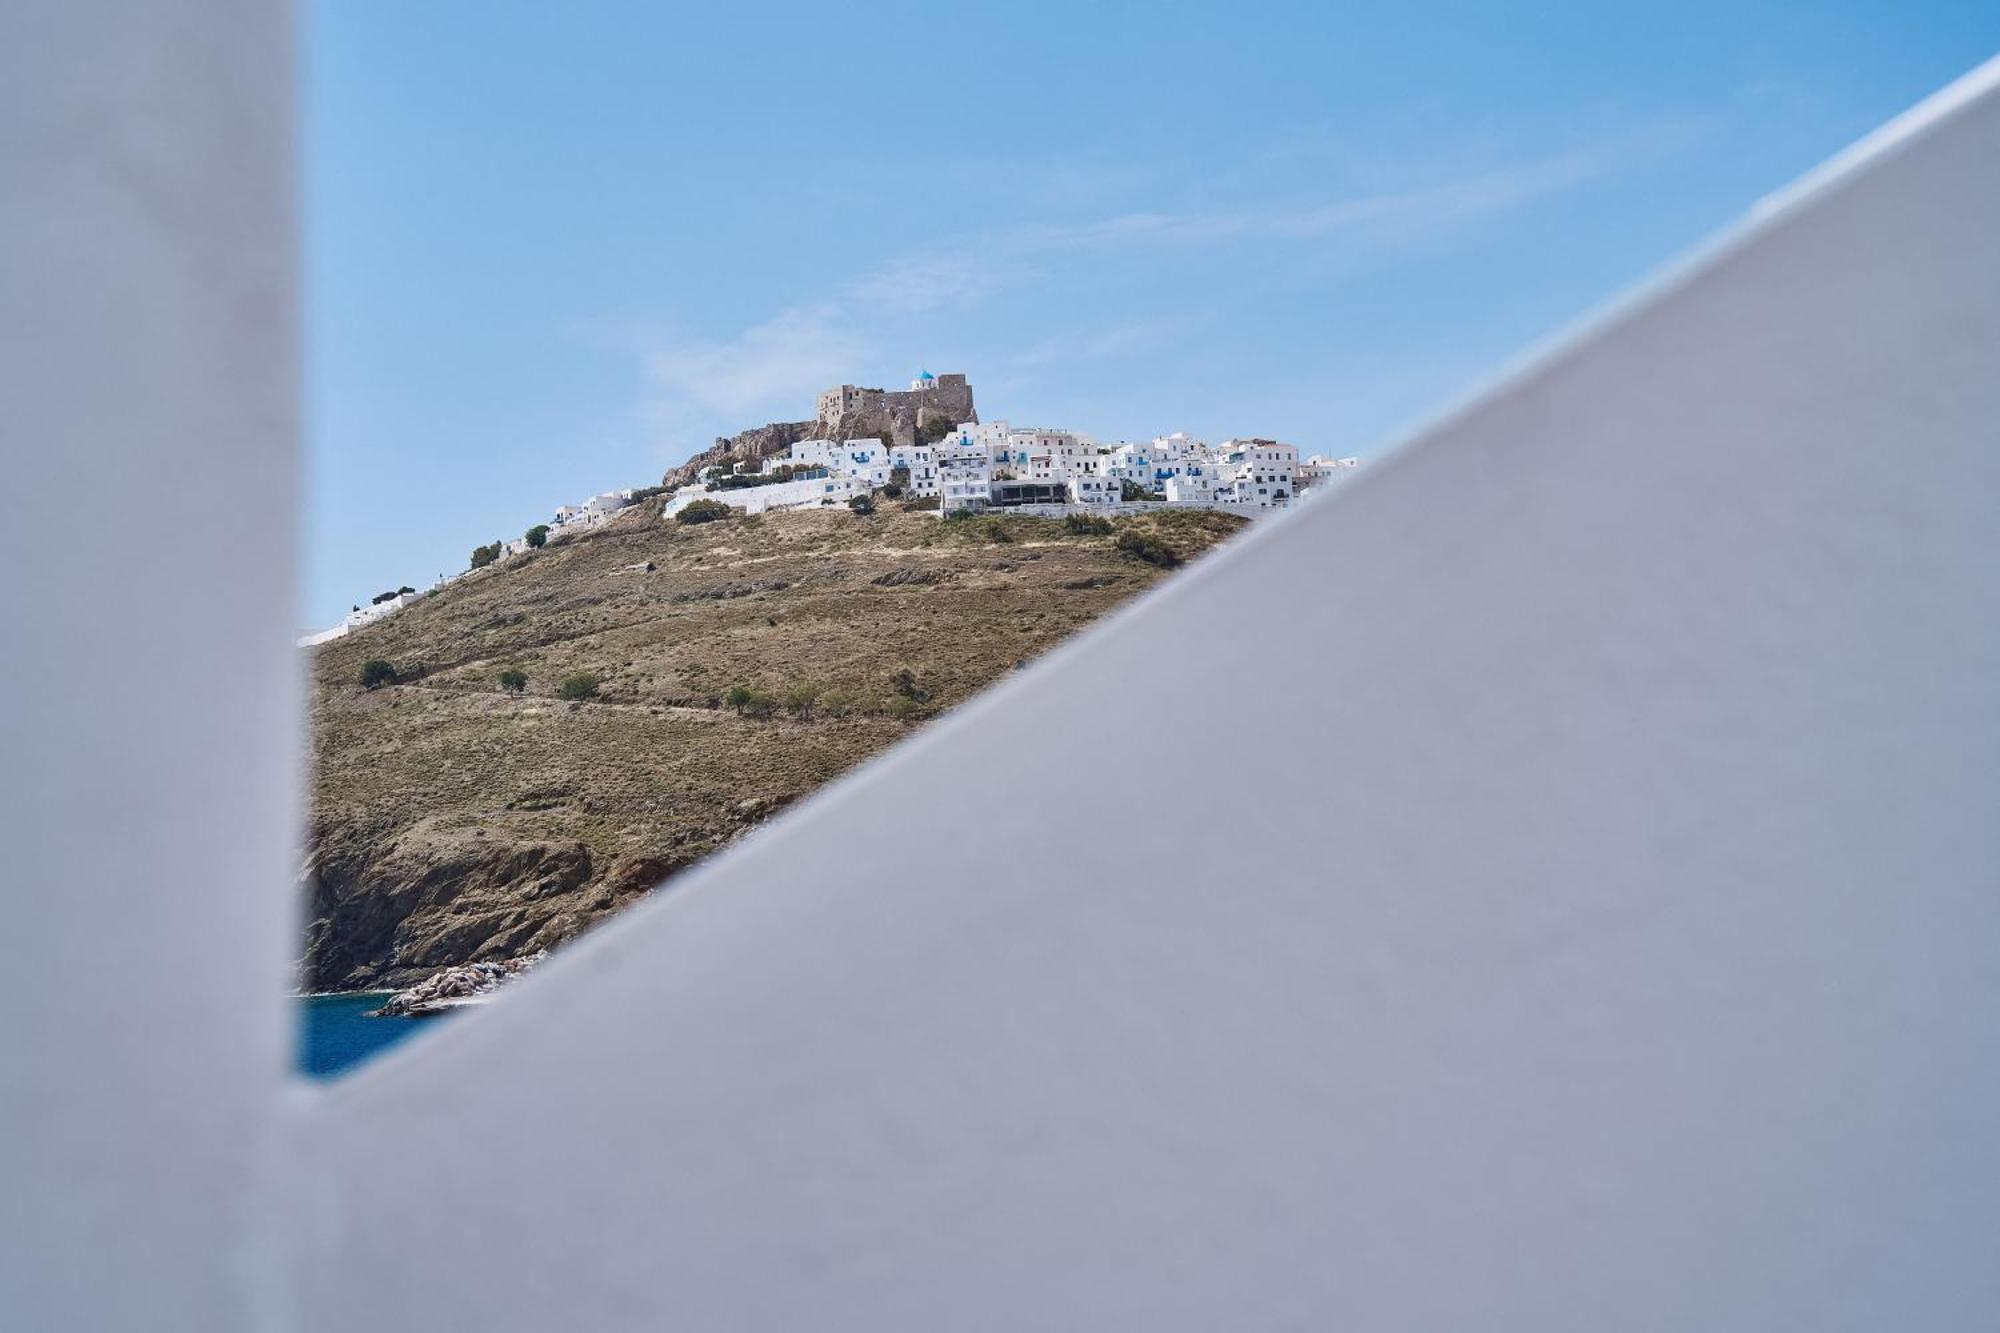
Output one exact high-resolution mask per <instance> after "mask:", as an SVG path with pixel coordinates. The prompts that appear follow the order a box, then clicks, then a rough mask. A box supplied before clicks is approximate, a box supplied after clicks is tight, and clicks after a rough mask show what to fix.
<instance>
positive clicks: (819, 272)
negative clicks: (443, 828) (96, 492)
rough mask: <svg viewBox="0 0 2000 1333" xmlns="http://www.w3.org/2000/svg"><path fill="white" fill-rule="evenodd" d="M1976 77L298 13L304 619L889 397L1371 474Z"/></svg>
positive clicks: (1682, 62)
mask: <svg viewBox="0 0 2000 1333" xmlns="http://www.w3.org/2000/svg"><path fill="white" fill-rule="evenodd" d="M1997 49H2000V5H1994V4H1992V3H1990V0H1986V2H1985V3H1962V4H1960V3H1937V4H1907V3H1906V4H1893V3H1876V4H1840V3H1829V4H1816V5H1789V4H1788V5H1755V4H1741V3H1738V4H1708V3H1683V4H1678V5H1674V6H1661V5H1654V6H1643V7H1641V6H1632V7H1625V6H1608V5H1603V4H1562V3H1554V4H1543V5H1540V6H1525V5H1520V4H1518V3H1516V4H1493V5H1486V4H1464V3H1458V4H1421V3H1415V4H1412V3H1404V4H1397V5H1388V4H1378V5H1373V6H1365V7H1364V6H1343V5H1338V4H1332V3H1317V4H1268V5H1261V4H1251V3H1235V4H1168V3H1157V2H1155V3H1144V4H1141V3H1123V4H1103V5H1079V4H1074V3H1072V4H1062V5H1051V4H1039V3H1019V4H1012V5H1008V6H1004V7H1000V6H995V7H993V8H991V9H989V10H985V11H983V12H976V11H968V10H967V9H965V8H964V7H963V6H959V5H953V4H931V5H914V4H911V5H904V4H881V5H870V4H865V3H857V4H847V5H827V4H824V3H818V4H809V5H791V4H775V5H766V4H740V3H739V4H735V5H731V6H727V7H725V6H665V5H657V4H601V3H572V4H564V5H532V6H531V5H515V4H505V3H497V2H496V0H482V2H481V3H439V2H436V0H427V2H426V3H423V4H409V3H404V2H403V0H317V2H316V3H312V4H311V5H310V7H309V23H308V27H307V33H306V60H307V65H308V71H309V77H308V94H307V103H306V107H305V117H306V126H305V140H304V152H305V169H306V199H305V211H304V217H305V247H306V256H307V266H308V278H307V283H308V290H307V307H308V318H307V407H306V425H307V438H308V443H309V468H308V484H307V510H308V514H307V517H308V525H307V531H308V546H307V551H306V561H305V564H306V587H305V590H304V593H303V605H302V608H301V614H302V620H303V624H304V625H305V626H306V627H319V626H323V625H327V624H331V623H333V622H334V621H335V620H337V619H339V617H340V616H341V614H343V613H344V612H345V611H346V610H347V609H348V607H349V606H350V605H352V604H354V603H357V602H362V603H365V602H366V601H367V600H368V598H369V596H370V595H372V594H373V593H375V592H377V591H380V590H383V589H386V588H392V587H395V586H397V585H399V584H402V583H412V584H416V585H418V586H423V585H425V584H426V583H427V582H428V581H429V580H430V579H432V578H434V577H435V576H436V575H437V574H439V573H440V572H443V571H446V570H451V569H458V568H463V566H464V564H465V561H466V557H467V554H468V552H469V551H470V549H471V548H472V547H473V546H474V545H476V544H478V543H480V542H483V541H487V540H490V539H492V538H494V537H498V536H514V535H518V534H519V533H520V532H521V531H522V530H523V529H525V528H526V527H527V526H528V525H529V524H531V523H533V522H535V521H537V520H539V519H541V518H544V517H546V516H547V514H548V512H549V511H550V510H552V509H553V508H554V507H555V506H556V505H557V504H560V503H565V502H569V501H572V500H575V499H578V498H581V497H583V496H585V495H587V494H589V493H591V492H594V491H599V490H605V489H609V488H612V487H615V486H637V485H646V484H651V483H653V482H655V481H657V480H658V477H659V474H660V473H661V472H662V471H663V470H664V469H665V468H666V467H667V466H669V465H671V464H673V463H676V462H679V461H681V460H682V459H683V458H685V457H686V456H687V455H688V454H690V453H692V452H693V451H695V450H697V449H699V448H703V447H706V446H707V445H708V444H709V443H710V442H711V441H712V439H713V437H714V436H716V435H718V434H723V433H728V432H732V431H734V430H737V429H741V428H743V427H745V426H751V425H757V424H761V423H762V422H764V421H767V420H773V419H795V418H798V417H803V416H808V415H810V412H811V407H812V395H813V394H815V393H816V392H817V391H818V390H819V389H821V388H824V387H826V386H827V385H830V384H834V383H839V382H842V381H846V382H852V383H862V384H887V385H890V386H891V387H899V386H900V383H901V382H902V381H904V380H907V379H908V378H909V377H910V376H912V375H913V374H915V373H916V372H917V371H918V370H919V369H923V368H928V369H931V370H934V371H944V370H963V371H966V372H968V373H969V374H970V375H971V376H972V379H973V385H974V388H975V391H976V393H977V396H978V401H979V406H980V410H981V414H982V415H983V416H986V417H988V418H993V417H1005V418H1007V419H1008V420H1012V421H1016V422H1031V423H1036V424H1046V425H1059V426H1068V427H1072V428H1075V429H1080V430H1087V431H1089V432H1091V433H1093V434H1095V435H1097V436H1099V437H1100V438H1106V439H1109V438H1139V437H1149V436H1152V435H1155V434H1159V433H1162V432H1166V431H1171V430H1187V431H1189V432H1191V433H1193V434H1196V435H1197V436H1201V437H1204V438H1209V439H1220V438H1223V437H1226V436H1228V435H1233V434H1256V435H1267V436H1277V437H1280V438H1283V439H1286V440H1290V441H1293V442H1295V443H1297V444H1298V445H1299V446H1300V447H1301V448H1302V449H1303V450H1304V451H1306V452H1308V453H1311V452H1331V453H1343V454H1345V453H1361V454H1363V455H1377V456H1379V454H1380V452H1381V451H1382V449H1383V448H1384V447H1386V446H1388V445H1390V444H1393V443H1394V442H1395V440H1396V438H1397V437H1398V435H1399V434H1400V433H1401V432H1403V431H1405V430H1407V429H1408V428H1409V427H1410V426H1412V425H1414V424H1417V423H1419V422H1421V421H1422V420H1423V419H1424V418H1425V417H1426V416H1427V415H1428V414H1430V413H1431V412H1433V411H1435V410H1436V409H1438V408H1439V407H1441V406H1443V405H1445V404H1446V403H1448V402H1449V401H1450V400H1451V399H1453V398H1454V397H1455V396H1457V395H1459V394H1462V393H1463V392H1465V391H1466V390H1467V389H1469V388H1471V387H1474V386H1476V385H1477V384H1478V383H1479V382H1480V381H1481V380H1482V379H1483V378H1484V377H1485V376H1487V375H1488V374H1490V373H1491V372H1492V370H1493V369H1494V368H1495V367H1496V366H1497V365H1498V364H1499V363H1501V362H1502V361H1504V360H1506V359H1507V358H1508V357H1509V356H1511V355H1512V354H1514V353H1515V352H1518V351H1519V350H1521V349H1522V348H1523V347H1524V346H1525V345H1527V344H1529V343H1531V342H1533V341H1534V340H1536V339H1537V338H1540V337H1542V336H1545V335H1547V334H1548V333H1550V332H1552V331H1554V330H1556V329H1559V328H1560V327H1562V326H1563V325H1564V324H1566V323H1567V322H1569V321H1571V320H1573V319H1575V318H1576V317H1577V316H1579V315H1581V314H1583V313H1585V312H1587V311H1589V310H1590V309H1591V308H1592V307H1594V306H1596V305H1598V304H1599V303H1601V302H1602V301H1603V300H1605V299H1606V298H1607V297H1609V296H1611V295H1612V294H1614V293H1615V292H1616V291H1617V290H1618V289H1619V288H1621V287H1623V286H1624V285H1626V284H1628V283H1630V282H1632V281H1634V280H1636V279H1638V278H1641V277H1643V276H1644V275H1645V274H1647V273H1648V272H1649V271H1650V270H1652V269H1653V268H1655V267H1657V266H1658V265H1659V264H1660V263H1661V262H1663V261H1664V260H1667V259H1669V258H1671V257H1673V256H1674V255H1675V254H1677V253H1679V252H1681V251H1683V250H1685V249H1686V248H1687V247H1689V246H1690V245H1692V244H1694V243H1695V242H1697V241H1699V240H1700V239H1701V238H1702V237H1704V236H1705V235H1707V234H1708V233H1710V232H1711V231H1713V230H1715V229H1716V228H1718V227H1720V226H1723V225H1725V224H1727V223H1729V222H1730V221H1732V220H1734V219H1736V218H1738V217H1740V216H1741V215H1742V214H1743V212H1744V211H1745V210H1746V209H1747V208H1748V207H1749V206H1750V205H1751V204H1752V203H1754V202H1755V200H1756V199H1757V198H1758V197H1760V196H1761V195H1763V194H1766V193H1768V192H1769V191H1771V190H1772V189H1774V188H1776V187H1777V186H1779V185H1781V184H1783V183H1784V182H1785V181H1787V180H1788V179H1789V178H1791V177H1793V176H1796V175H1798V174H1799V173H1800V172H1802V171H1804V170H1805V169H1807V168H1808V167H1810V166H1812V165H1814V164H1815V163H1816V162H1818V161H1820V160H1821V159H1823V158H1825V157H1826V156H1828V155H1829V154H1830V153H1832V152H1833V151H1835V150H1836V149H1838V148H1840V147H1841V146H1843V145H1844V144H1846V143H1847V142H1849V141H1851V140H1853V139H1854V138H1856V137H1858V136H1859V135H1860V134H1862V133H1864V132H1865V131H1867V130H1868V129H1870V128H1872V127H1873V126H1874V125H1876V124H1877V123H1879V122H1880V121H1882V120H1884V119H1886V118H1887V117H1889V116H1891V115H1893V114H1895V113H1896V112H1898V111H1900V110H1902V109H1904V108H1905V107H1907V106H1908V105H1910V104H1911V103H1913V102H1915V101H1917V100H1918V99H1920V98H1921V97H1923V96H1924V95H1926V94H1927V93H1929V92H1931V91H1932V90H1934V89H1935V88H1937V87H1938V86H1940V85H1941V84H1943V83H1945V82H1947V81H1949V80H1950V79H1952V78H1954V77H1956V76H1957V75H1959V74H1961V73H1964V72H1965V71H1966V70H1968V69H1970V68H1972V67H1973V66H1974V65H1976V64H1978V63H1979V62H1980V61H1981V60H1983V59H1984V58H1986V57H1987V56H1989V55H1991V54H1993V53H1994V52H1995V50H1997Z"/></svg>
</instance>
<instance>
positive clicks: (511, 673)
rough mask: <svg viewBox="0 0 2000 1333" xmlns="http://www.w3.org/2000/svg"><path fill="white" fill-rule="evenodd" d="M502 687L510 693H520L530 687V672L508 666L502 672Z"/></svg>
mask: <svg viewBox="0 0 2000 1333" xmlns="http://www.w3.org/2000/svg"><path fill="white" fill-rule="evenodd" d="M500 688H501V689H503V690H505V691H507V693H509V694H519V693H520V692H521V691H522V690H525V689H527V688H528V673H527V672H525V671H523V670H521V668H519V667H508V668H507V669H506V670H505V671H502V672H501V673H500Z"/></svg>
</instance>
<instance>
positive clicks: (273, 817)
mask: <svg viewBox="0 0 2000 1333" xmlns="http://www.w3.org/2000/svg"><path fill="white" fill-rule="evenodd" d="M292 55H293V53H292V33H291V28H290V21H289V11H288V9H287V8H286V7H285V6H284V5H268V4H251V3H235V2H231V0H220V2H218V3H214V4H202V5H192V6H162V5H150V4H119V3H68V2H66V0H10V3H8V4H6V5H4V6H0V127H4V128H0V331H4V334H5V336H4V339H0V344H4V347H5V353H4V355H0V419H4V422H5V425H4V428H0V453H4V458H0V466H4V469H5V477H6V480H5V482H4V484H0V542H4V543H5V545H4V549H0V589H4V592H0V625H4V626H5V630H4V632H0V788H3V789H0V846H4V847H5V848H6V849H7V865H6V869H5V871H4V873H0V894H4V896H5V900H6V903H7V913H6V929H5V931H4V932H0V1016H4V1020H3V1021H0V1327H4V1328H6V1329H9V1330H21V1331H22V1333H29V1331H31V1330H32V1331H34V1333H42V1331H43V1330H65V1331H67V1330H93V1331H95V1330H112V1329H148V1330H155V1329H160V1330H199V1329H207V1330H230V1329H247V1328H258V1329H262V1328H268V1327H270V1319H271V1315H272V1310H271V1308H270V1307H269V1305H268V1302H267V1299H266V1298H267V1296H268V1293H269V1288H270V1284H272V1283H274V1282H276V1281H277V1280H278V1277H279V1275H278V1273H277V1272H276V1270H275V1269H274V1267H273V1266H272V1264H271V1262H270V1261H269V1256H268V1255H267V1254H265V1253H264V1252H262V1250H261V1248H260V1247H261V1246H262V1244H263V1243H264V1241H265V1240H266V1239H267V1238H269V1237H270V1236H271V1235H272V1233H273V1227H272V1220H271V1219H270V1218H269V1217H268V1216H265V1215H263V1214H262V1213H261V1212H260V1209H259V1194H260V1191H261V1189H262V1187H263V1184H264V1178H263V1173H264V1170H265V1168H266V1166H267V1165H268V1162H269V1157H268V1154H269V1150H270V1148H271V1147H272V1134H271V1131H272V1129H273V1128H274V1125H275V1119H274V1117H275V1113H276V1110H277V1107H278V1097H279V1094H280V1092H281V1090H282V1088H283V1086H284V1081H285V1077H286V1071H287V1070H288V1068H289V1063H290V1057H291V1049H290V1044H291V1036H292V1027H291V1014H290V1012H289V1009H288V1007H287V1006H286V1005H285V1003H284V1002H283V1001H282V1000H281V999H280V998H279V997H281V996H282V995H283V994H284V993H285V992H286V991H287V990H288V989H289V986H290V980H291V979H290V975H289V968H288V966H287V961H286V960H287V959H288V958H290V957H291V956H293V955H294V954H295V953H296V951H297V946H296V923H295V921H294V919H293V908H292V896H293V887H292V886H293V881H294V877H295V875H296V873H297V858H296V856H295V854H294V851H293V848H294V847H295V845H296V844H295V841H294V837H295V833H296V830H297V816H296V811H297V804H296V802H297V800H298V796H299V790H300V787H299V782H298V777H299V768H298V765H299V763H300V752H299V745H298V736H299V728H300V708H301V691H300V690H299V688H298V677H299V673H300V671H301V670H302V655H301V654H300V653H299V652H298V651H297V650H296V648H295V647H294V646H293V637H294V635H295V633H296V629H295V626H296V623H297V622H296V620H295V619H294V616H293V605H292V593H293V578H294V567H295V566H294V550H295V545H294V543H295V536H296V534H295V530H294V506H295V503H296V489H295V473H296V468H297V456H296V438H297V436H296V429H295V421H294V388H293V374H294V362H295V357H296V353H297V343H296V336H295V332H294V330H295V327H296V320H297V311H296V308H295V302H294V298H293V281H294V279H293V265H294V253H293V242H292V217H291V208H292V200H293V197H294V178H293V163H292V135H293V124H292V114H291V112H292V73H291V61H292ZM75 495H89V496H91V497H92V499H91V503H90V506H89V514H88V523H87V528H88V531H87V535H82V536H80V535H79V529H78V526H77V516H76V511H75V507H74V506H73V505H69V504H57V503H53V502H52V501H53V500H54V499H55V498H56V497H69V496H75ZM211 511H222V512H227V513H229V514H231V515H233V516H234V517H233V518H232V521H231V522H229V523H198V522H188V521H186V520H185V518H184V517H183V516H184V515H187V514H191V513H196V512H202V513H206V512H211Z"/></svg>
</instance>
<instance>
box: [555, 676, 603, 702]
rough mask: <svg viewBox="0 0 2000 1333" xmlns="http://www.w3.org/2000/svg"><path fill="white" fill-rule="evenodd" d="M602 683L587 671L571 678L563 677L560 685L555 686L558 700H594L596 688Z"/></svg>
mask: <svg viewBox="0 0 2000 1333" xmlns="http://www.w3.org/2000/svg"><path fill="white" fill-rule="evenodd" d="M601 683H602V682H601V681H599V680H598V679H597V677H595V676H593V675H591V674H590V673H589V672H588V671H579V672H577V673H576V674H575V675H573V676H564V677H563V680H562V684H560V685H558V686H556V698H558V699H571V700H580V699H595V698H596V697H597V687H598V685H600V684H601Z"/></svg>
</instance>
